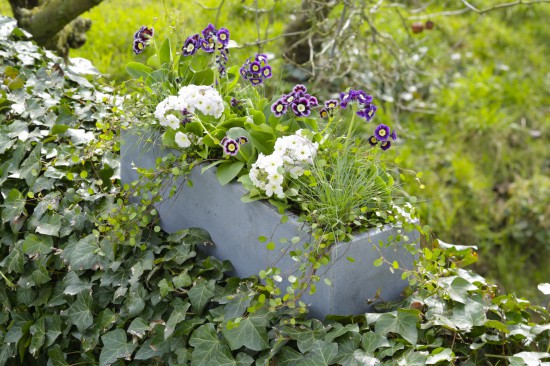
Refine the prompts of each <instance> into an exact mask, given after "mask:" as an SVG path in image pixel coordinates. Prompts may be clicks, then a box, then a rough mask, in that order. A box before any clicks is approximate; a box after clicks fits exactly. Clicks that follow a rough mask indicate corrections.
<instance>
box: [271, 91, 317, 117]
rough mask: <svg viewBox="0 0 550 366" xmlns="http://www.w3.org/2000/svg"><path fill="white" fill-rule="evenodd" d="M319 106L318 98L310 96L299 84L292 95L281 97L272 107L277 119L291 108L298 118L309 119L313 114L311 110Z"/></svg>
mask: <svg viewBox="0 0 550 366" xmlns="http://www.w3.org/2000/svg"><path fill="white" fill-rule="evenodd" d="M318 105H319V102H318V101H317V98H315V97H314V96H313V95H310V94H308V93H307V88H306V87H305V86H304V85H302V84H298V85H296V86H294V88H293V89H292V92H291V93H289V94H283V95H281V97H280V98H279V100H277V101H276V102H275V103H273V105H272V106H271V111H272V112H273V114H274V115H275V116H276V117H280V116H282V115H283V114H285V113H286V111H287V110H288V109H289V108H290V109H292V112H294V114H295V115H296V116H297V117H307V116H309V115H310V113H311V108H312V107H316V106H318Z"/></svg>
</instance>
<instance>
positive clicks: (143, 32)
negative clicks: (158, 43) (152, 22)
mask: <svg viewBox="0 0 550 366" xmlns="http://www.w3.org/2000/svg"><path fill="white" fill-rule="evenodd" d="M154 33H155V30H154V29H153V27H151V28H148V27H147V26H145V25H144V26H142V27H141V28H140V29H139V30H138V31H137V32H136V33H135V34H134V40H136V39H139V40H140V41H141V42H143V43H147V42H149V40H150V39H151V38H153V35H154Z"/></svg>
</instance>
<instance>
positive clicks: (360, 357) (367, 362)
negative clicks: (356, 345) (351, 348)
mask: <svg viewBox="0 0 550 366" xmlns="http://www.w3.org/2000/svg"><path fill="white" fill-rule="evenodd" d="M353 359H354V360H355V361H356V362H357V363H356V365H361V366H374V365H378V364H380V360H379V359H377V358H376V357H372V356H369V355H368V354H367V353H366V352H364V351H363V350H360V349H358V350H355V352H353Z"/></svg>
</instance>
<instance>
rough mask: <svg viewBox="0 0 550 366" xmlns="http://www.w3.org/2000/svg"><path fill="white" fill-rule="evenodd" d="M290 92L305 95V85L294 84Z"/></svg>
mask: <svg viewBox="0 0 550 366" xmlns="http://www.w3.org/2000/svg"><path fill="white" fill-rule="evenodd" d="M292 91H293V92H294V93H300V92H302V93H304V94H305V93H306V92H307V88H306V86H305V85H302V84H296V85H295V86H294V88H292Z"/></svg>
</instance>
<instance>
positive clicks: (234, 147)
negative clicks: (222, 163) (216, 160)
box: [222, 138, 239, 156]
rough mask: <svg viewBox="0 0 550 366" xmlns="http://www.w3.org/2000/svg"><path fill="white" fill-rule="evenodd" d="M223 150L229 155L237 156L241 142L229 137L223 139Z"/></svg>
mask: <svg viewBox="0 0 550 366" xmlns="http://www.w3.org/2000/svg"><path fill="white" fill-rule="evenodd" d="M222 141H223V140H222ZM223 151H224V152H225V153H226V154H227V155H231V156H235V155H237V153H238V152H239V143H238V142H237V141H235V140H233V139H230V138H228V139H226V140H225V141H223Z"/></svg>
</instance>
